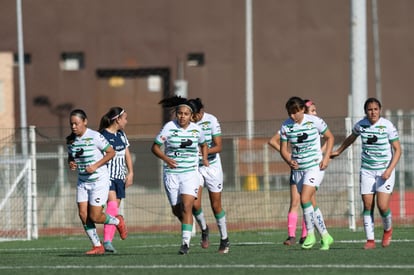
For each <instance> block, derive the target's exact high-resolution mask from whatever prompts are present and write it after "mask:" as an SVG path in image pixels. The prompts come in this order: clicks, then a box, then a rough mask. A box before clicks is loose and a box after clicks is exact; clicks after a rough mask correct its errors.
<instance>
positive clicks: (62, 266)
mask: <svg viewBox="0 0 414 275" xmlns="http://www.w3.org/2000/svg"><path fill="white" fill-rule="evenodd" d="M183 268H185V269H200V268H201V269H210V268H218V269H223V268H231V269H234V268H237V269H246V268H250V269H256V268H265V269H290V268H292V269H295V270H297V269H298V268H337V269H355V268H358V269H413V268H414V265H344V264H343V265H342V264H341V265H335V264H328V265H323V264H313V265H298V264H295V265H276V264H272V265H254V264H249V265H238V264H236V265H214V264H213V265H127V266H125V265H122V266H116V265H82V266H78V265H61V266H45V265H43V266H0V270H6V269H14V270H16V269H21V270H22V269H52V270H58V269H106V270H107V269H117V270H119V269H183Z"/></svg>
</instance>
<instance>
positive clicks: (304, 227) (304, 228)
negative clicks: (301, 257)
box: [301, 216, 308, 238]
mask: <svg viewBox="0 0 414 275" xmlns="http://www.w3.org/2000/svg"><path fill="white" fill-rule="evenodd" d="M307 235H308V230H306V223H305V216H302V235H301V237H302V238H305V237H306V236H307Z"/></svg>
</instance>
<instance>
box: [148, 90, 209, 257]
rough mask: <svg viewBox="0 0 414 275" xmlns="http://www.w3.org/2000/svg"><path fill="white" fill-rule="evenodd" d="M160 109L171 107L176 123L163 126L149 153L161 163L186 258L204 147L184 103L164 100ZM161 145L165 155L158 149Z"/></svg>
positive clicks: (205, 146) (190, 110) (191, 113)
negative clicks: (199, 166) (179, 226)
mask: <svg viewBox="0 0 414 275" xmlns="http://www.w3.org/2000/svg"><path fill="white" fill-rule="evenodd" d="M160 103H161V104H162V105H163V107H174V108H175V114H176V119H174V120H172V121H170V122H168V123H166V124H165V125H164V127H163V128H162V129H161V131H160V133H159V134H158V135H157V136H156V137H155V140H154V143H153V145H152V147H151V151H152V152H153V154H154V155H155V156H157V157H158V158H160V159H161V160H163V161H164V187H165V191H166V193H167V196H168V200H169V202H170V205H171V208H172V212H173V214H174V215H175V216H176V217H177V218H178V219H179V220H180V222H181V236H182V242H181V247H180V250H179V251H178V253H179V254H188V251H189V248H190V241H191V234H192V229H193V214H192V209H193V205H194V200H195V199H196V198H197V193H198V188H199V185H200V178H199V174H198V163H199V151H200V148H199V147H201V154H202V161H203V165H205V166H208V165H209V163H208V160H207V155H208V154H207V150H208V147H207V143H206V142H205V138H204V134H203V132H202V130H201V128H200V127H199V126H198V125H196V124H195V123H193V122H191V117H192V115H193V109H192V107H191V105H190V104H189V103H188V101H187V100H186V99H182V98H179V97H175V98H169V99H164V100H162V101H161V102H160ZM162 145H164V151H162V150H161V146H162Z"/></svg>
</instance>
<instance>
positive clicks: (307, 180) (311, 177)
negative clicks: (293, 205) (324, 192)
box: [291, 166, 325, 193]
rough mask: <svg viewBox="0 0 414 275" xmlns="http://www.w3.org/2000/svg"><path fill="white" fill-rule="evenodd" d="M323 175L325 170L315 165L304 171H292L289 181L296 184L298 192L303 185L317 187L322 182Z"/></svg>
mask: <svg viewBox="0 0 414 275" xmlns="http://www.w3.org/2000/svg"><path fill="white" fill-rule="evenodd" d="M324 175H325V171H324V170H321V169H319V166H316V167H314V168H311V169H309V170H305V171H300V170H294V171H292V176H291V181H292V182H294V183H295V184H296V186H297V188H298V192H299V193H301V192H302V188H303V185H310V186H314V187H315V188H316V189H318V188H319V186H320V185H321V183H322V180H323V176H324Z"/></svg>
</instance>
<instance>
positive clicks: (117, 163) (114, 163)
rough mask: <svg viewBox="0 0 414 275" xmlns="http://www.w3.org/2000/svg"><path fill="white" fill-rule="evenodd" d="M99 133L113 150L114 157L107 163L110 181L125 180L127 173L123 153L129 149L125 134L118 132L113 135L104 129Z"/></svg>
mask: <svg viewBox="0 0 414 275" xmlns="http://www.w3.org/2000/svg"><path fill="white" fill-rule="evenodd" d="M101 133H102V135H103V136H104V137H105V138H106V140H108V142H109V143H110V144H111V145H112V147H113V148H114V150H115V157H114V158H113V159H111V160H110V161H109V162H108V163H107V165H108V169H109V176H110V177H111V180H112V179H121V180H125V177H126V173H127V166H126V161H125V151H126V149H127V148H128V147H129V141H128V139H127V136H126V134H125V132H124V131H122V130H118V131H117V132H116V133H115V134H113V133H111V132H108V131H107V130H106V129H104V130H102V131H101Z"/></svg>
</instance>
